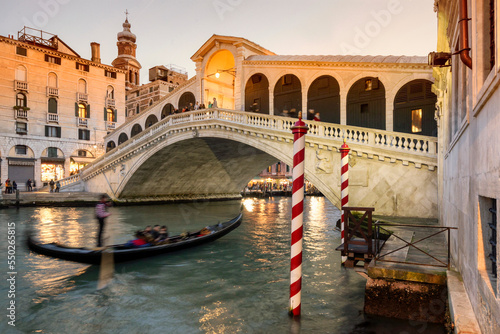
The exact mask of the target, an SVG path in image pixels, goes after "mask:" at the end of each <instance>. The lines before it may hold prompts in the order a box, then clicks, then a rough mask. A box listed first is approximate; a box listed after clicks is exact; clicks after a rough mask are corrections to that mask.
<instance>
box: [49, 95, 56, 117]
mask: <svg viewBox="0 0 500 334" xmlns="http://www.w3.org/2000/svg"><path fill="white" fill-rule="evenodd" d="M49 113H51V114H57V100H56V99H55V98H53V97H51V98H50V99H49Z"/></svg>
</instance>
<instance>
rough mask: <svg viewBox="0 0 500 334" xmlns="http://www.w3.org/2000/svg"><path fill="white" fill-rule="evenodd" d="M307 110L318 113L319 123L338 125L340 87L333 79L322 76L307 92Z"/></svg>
mask: <svg viewBox="0 0 500 334" xmlns="http://www.w3.org/2000/svg"><path fill="white" fill-rule="evenodd" d="M307 109H308V110H310V109H314V112H315V113H318V112H319V113H320V117H321V121H323V122H329V123H337V124H340V87H339V83H338V82H337V80H335V78H333V77H332V76H329V75H323V76H321V77H319V78H317V79H316V80H314V81H313V83H312V84H311V86H310V87H309V90H308V92H307Z"/></svg>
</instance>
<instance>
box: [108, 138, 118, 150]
mask: <svg viewBox="0 0 500 334" xmlns="http://www.w3.org/2000/svg"><path fill="white" fill-rule="evenodd" d="M115 147H116V144H115V142H114V141H112V140H110V141H108V143H107V144H106V152H109V151H111V150H112V149H114V148H115Z"/></svg>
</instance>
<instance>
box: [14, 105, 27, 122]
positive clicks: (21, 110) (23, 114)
mask: <svg viewBox="0 0 500 334" xmlns="http://www.w3.org/2000/svg"><path fill="white" fill-rule="evenodd" d="M28 110H29V108H26V107H14V117H15V118H16V119H19V118H20V119H26V120H27V119H28Z"/></svg>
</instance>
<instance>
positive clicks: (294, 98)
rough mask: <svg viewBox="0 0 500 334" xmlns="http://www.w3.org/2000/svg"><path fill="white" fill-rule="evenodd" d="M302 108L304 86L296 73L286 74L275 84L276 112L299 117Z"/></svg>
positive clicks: (276, 113)
mask: <svg viewBox="0 0 500 334" xmlns="http://www.w3.org/2000/svg"><path fill="white" fill-rule="evenodd" d="M301 110H302V86H301V83H300V80H299V78H298V77H297V76H296V75H294V74H285V75H283V76H282V77H281V78H279V80H278V81H277V82H276V85H275V86H274V114H275V115H283V116H292V117H297V114H298V112H299V111H301Z"/></svg>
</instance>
